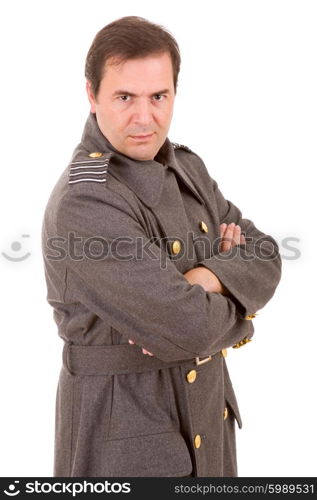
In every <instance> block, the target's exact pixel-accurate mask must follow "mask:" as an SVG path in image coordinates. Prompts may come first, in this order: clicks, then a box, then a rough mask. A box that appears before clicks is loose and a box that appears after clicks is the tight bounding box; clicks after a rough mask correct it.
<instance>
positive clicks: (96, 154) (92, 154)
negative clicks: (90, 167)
mask: <svg viewBox="0 0 317 500" xmlns="http://www.w3.org/2000/svg"><path fill="white" fill-rule="evenodd" d="M88 156H89V158H100V156H103V153H99V152H98V151H96V152H94V153H90V154H89V155H88Z"/></svg>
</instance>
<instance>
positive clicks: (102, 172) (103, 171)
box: [69, 170, 107, 175]
mask: <svg viewBox="0 0 317 500" xmlns="http://www.w3.org/2000/svg"><path fill="white" fill-rule="evenodd" d="M106 172H107V170H101V171H100V172H92V171H90V172H88V171H87V170H85V172H75V173H74V174H72V173H70V174H69V175H83V174H94V175H99V174H105V173H106Z"/></svg>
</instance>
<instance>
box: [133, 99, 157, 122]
mask: <svg viewBox="0 0 317 500" xmlns="http://www.w3.org/2000/svg"><path fill="white" fill-rule="evenodd" d="M136 101H137V102H136V103H135V107H134V110H133V111H134V114H133V121H134V123H136V124H138V125H142V126H144V127H145V126H148V125H149V124H150V123H151V122H152V120H153V116H152V109H151V106H152V104H151V102H149V100H148V99H147V98H139V99H136Z"/></svg>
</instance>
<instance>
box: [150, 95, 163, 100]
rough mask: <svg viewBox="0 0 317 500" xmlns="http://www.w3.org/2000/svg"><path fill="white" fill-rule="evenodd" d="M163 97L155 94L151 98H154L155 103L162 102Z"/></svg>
mask: <svg viewBox="0 0 317 500" xmlns="http://www.w3.org/2000/svg"><path fill="white" fill-rule="evenodd" d="M164 97H165V95H164V94H155V95H154V96H153V98H154V100H155V101H163V99H164Z"/></svg>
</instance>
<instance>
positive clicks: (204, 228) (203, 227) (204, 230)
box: [199, 220, 208, 233]
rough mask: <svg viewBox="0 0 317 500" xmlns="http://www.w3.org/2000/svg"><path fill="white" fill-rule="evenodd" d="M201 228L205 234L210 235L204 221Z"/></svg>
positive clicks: (201, 222) (200, 224) (200, 225)
mask: <svg viewBox="0 0 317 500" xmlns="http://www.w3.org/2000/svg"><path fill="white" fill-rule="evenodd" d="M199 227H200V229H201V231H202V232H203V233H208V227H207V224H206V223H205V222H204V221H203V220H201V221H200V223H199Z"/></svg>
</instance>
